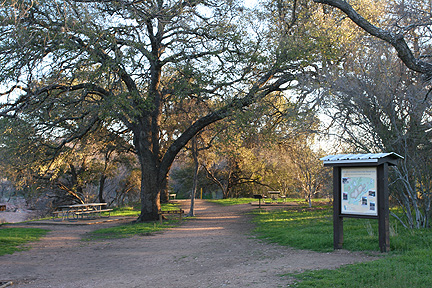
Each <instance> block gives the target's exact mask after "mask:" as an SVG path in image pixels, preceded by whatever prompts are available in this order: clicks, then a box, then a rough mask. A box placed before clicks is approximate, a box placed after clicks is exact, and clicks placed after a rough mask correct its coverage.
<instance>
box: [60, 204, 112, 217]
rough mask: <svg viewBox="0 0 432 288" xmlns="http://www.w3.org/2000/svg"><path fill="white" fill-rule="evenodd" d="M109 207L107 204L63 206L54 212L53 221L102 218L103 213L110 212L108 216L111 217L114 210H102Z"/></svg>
mask: <svg viewBox="0 0 432 288" xmlns="http://www.w3.org/2000/svg"><path fill="white" fill-rule="evenodd" d="M106 205H108V204H107V203H84V204H73V205H63V206H59V207H58V209H57V211H54V212H53V220H59V221H63V220H69V221H74V220H79V219H80V218H81V219H84V217H85V218H87V219H94V218H100V217H102V212H108V216H107V217H109V216H110V212H111V211H112V209H108V208H102V207H103V206H106Z"/></svg>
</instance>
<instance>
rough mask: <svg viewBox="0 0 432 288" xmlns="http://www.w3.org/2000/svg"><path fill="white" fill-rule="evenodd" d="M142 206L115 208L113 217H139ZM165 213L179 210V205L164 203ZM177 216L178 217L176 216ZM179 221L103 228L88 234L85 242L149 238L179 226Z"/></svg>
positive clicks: (112, 212)
mask: <svg viewBox="0 0 432 288" xmlns="http://www.w3.org/2000/svg"><path fill="white" fill-rule="evenodd" d="M140 208H141V207H140V206H139V205H134V206H128V207H121V208H115V209H114V210H113V211H111V216H130V217H138V216H139V214H140V212H141V211H140ZM161 209H162V210H163V211H170V210H178V209H179V204H176V203H164V204H161ZM175 216H177V215H175ZM178 222H179V221H178V220H177V219H172V220H171V219H170V220H164V222H163V224H160V223H159V222H144V223H128V224H125V225H119V226H115V227H109V228H102V229H98V230H95V231H92V232H90V233H88V235H87V237H85V238H84V239H83V240H86V241H89V240H102V239H115V238H128V237H132V236H135V235H140V236H148V235H152V234H153V233H156V232H159V231H162V230H163V229H166V228H172V227H175V225H177V224H178Z"/></svg>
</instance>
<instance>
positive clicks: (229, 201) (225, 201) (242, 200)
mask: <svg viewBox="0 0 432 288" xmlns="http://www.w3.org/2000/svg"><path fill="white" fill-rule="evenodd" d="M207 201H208V202H212V203H217V204H220V205H223V206H230V205H238V204H249V203H251V202H258V199H255V198H229V199H214V200H207ZM328 201H329V200H327V199H312V202H313V205H316V204H327V203H328ZM281 202H282V200H281V199H279V203H281ZM286 202H295V203H299V204H303V205H307V202H306V200H305V199H298V198H287V199H286ZM261 203H262V202H261ZM314 203H315V204H314Z"/></svg>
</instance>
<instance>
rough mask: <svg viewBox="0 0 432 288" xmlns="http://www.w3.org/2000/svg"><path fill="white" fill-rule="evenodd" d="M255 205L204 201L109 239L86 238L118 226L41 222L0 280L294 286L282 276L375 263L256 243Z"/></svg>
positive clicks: (5, 262) (1, 264) (6, 260)
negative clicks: (181, 217) (151, 231)
mask: <svg viewBox="0 0 432 288" xmlns="http://www.w3.org/2000/svg"><path fill="white" fill-rule="evenodd" d="M183 204H184V205H185V206H187V204H188V202H183ZM251 209H256V208H255V207H252V206H250V205H236V206H227V207H223V206H219V205H216V204H212V203H208V202H206V201H200V200H198V201H197V202H196V210H195V211H196V215H197V217H196V219H193V220H188V221H184V222H183V224H182V225H181V226H179V227H177V228H173V229H169V230H167V231H164V232H163V233H158V234H155V235H154V236H135V237H132V238H127V239H110V240H105V241H91V242H84V241H80V238H81V237H82V236H83V235H84V234H85V233H87V232H89V231H91V230H94V229H97V228H100V227H106V226H108V225H117V224H98V225H51V226H48V227H47V226H40V227H41V228H48V229H52V231H51V232H49V234H48V235H47V237H44V238H43V239H42V240H41V241H39V242H36V243H33V244H32V247H33V248H32V249H31V250H29V251H23V252H17V253H14V254H13V255H4V256H0V281H4V280H12V281H13V282H14V285H13V287H57V288H60V287H104V288H108V287H116V288H117V287H152V288H159V287H160V288H167V287H176V288H182V287H185V288H186V287H194V288H195V287H196V288H199V287H203V288H204V287H205V288H207V287H287V285H288V284H289V283H290V281H291V279H290V278H289V277H287V276H281V274H284V273H291V272H296V271H304V270H308V269H324V268H336V267H339V266H340V265H344V264H350V263H356V262H364V261H369V260H373V258H371V257H369V256H366V255H364V254H362V253H351V252H348V251H344V250H342V251H337V252H332V253H316V252H311V251H301V250H294V249H291V248H289V247H282V246H279V245H276V244H268V243H265V242H262V241H260V240H257V239H255V238H254V237H253V236H251V234H250V232H251V229H253V224H251V223H250V221H249V220H250V216H249V215H247V214H246V212H248V211H250V210H251ZM32 226H35V227H37V226H36V225H32Z"/></svg>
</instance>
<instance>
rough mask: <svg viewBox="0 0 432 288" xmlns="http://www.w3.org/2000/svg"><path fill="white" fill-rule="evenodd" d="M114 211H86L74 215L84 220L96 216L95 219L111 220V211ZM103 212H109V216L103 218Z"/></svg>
mask: <svg viewBox="0 0 432 288" xmlns="http://www.w3.org/2000/svg"><path fill="white" fill-rule="evenodd" d="M112 210H113V209H101V210H86V211H77V212H74V214H75V215H76V216H77V218H78V217H79V216H81V218H83V217H84V216H87V217H88V218H91V217H92V216H94V217H95V218H96V217H97V216H99V217H106V218H109V217H110V216H111V211H112ZM102 212H108V216H102V215H101V214H102Z"/></svg>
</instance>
